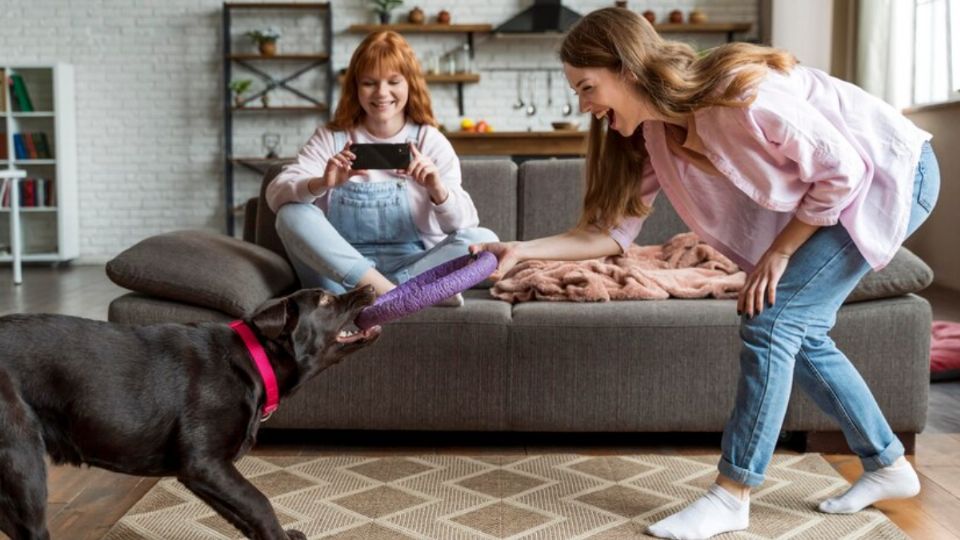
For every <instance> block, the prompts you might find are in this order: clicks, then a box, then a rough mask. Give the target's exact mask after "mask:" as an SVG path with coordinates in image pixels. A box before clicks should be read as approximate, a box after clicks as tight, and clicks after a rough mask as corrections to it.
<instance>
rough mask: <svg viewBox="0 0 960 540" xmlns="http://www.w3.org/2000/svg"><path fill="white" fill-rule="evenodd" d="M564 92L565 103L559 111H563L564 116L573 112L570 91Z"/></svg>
mask: <svg viewBox="0 0 960 540" xmlns="http://www.w3.org/2000/svg"><path fill="white" fill-rule="evenodd" d="M564 94H566V95H567V103H566V105H564V106H563V110H562V111H561V112H563V115H564V116H570V115H571V114H572V113H573V105H571V104H570V92H569V91H565V92H564Z"/></svg>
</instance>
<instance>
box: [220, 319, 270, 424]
mask: <svg viewBox="0 0 960 540" xmlns="http://www.w3.org/2000/svg"><path fill="white" fill-rule="evenodd" d="M230 328H232V329H233V331H234V332H236V333H237V335H238V336H240V339H242V340H243V344H244V345H246V346H247V352H249V353H250V360H252V361H253V365H255V366H257V371H259V372H260V378H262V379H263V388H264V389H265V390H266V392H267V402H266V403H264V404H263V418H261V419H260V421H261V422H266V421H267V419H268V418H270V415H271V414H273V411H275V410H277V406H278V405H279V404H280V395H279V394H280V393H279V391H278V390H277V377H276V376H275V375H274V374H273V367H271V366H270V360H268V359H267V351H265V350H263V346H261V345H260V342H259V341H258V340H257V336H255V335H253V330H250V327H249V326H247V325H246V323H244V322H243V321H233V322H231V323H230Z"/></svg>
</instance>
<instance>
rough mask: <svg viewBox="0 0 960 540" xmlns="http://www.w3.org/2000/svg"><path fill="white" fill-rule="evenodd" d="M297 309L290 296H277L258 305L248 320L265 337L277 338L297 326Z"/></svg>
mask: <svg viewBox="0 0 960 540" xmlns="http://www.w3.org/2000/svg"><path fill="white" fill-rule="evenodd" d="M299 311H300V310H299V307H298V305H297V303H296V302H295V301H293V300H291V299H290V297H284V298H278V299H276V300H270V301H268V302H266V303H264V304H263V305H262V306H260V308H259V309H258V310H257V312H256V313H254V315H253V317H251V318H250V322H251V323H252V324H253V325H254V326H256V327H257V330H259V331H260V333H261V334H263V336H264V337H266V338H267V339H277V338H278V337H280V335H281V334H283V333H284V332H292V331H293V329H294V327H296V326H297V318H298V315H299Z"/></svg>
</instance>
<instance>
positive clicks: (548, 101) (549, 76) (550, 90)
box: [547, 71, 553, 111]
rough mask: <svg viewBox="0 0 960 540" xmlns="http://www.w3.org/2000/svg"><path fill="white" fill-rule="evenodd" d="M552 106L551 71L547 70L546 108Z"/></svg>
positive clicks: (548, 108)
mask: <svg viewBox="0 0 960 540" xmlns="http://www.w3.org/2000/svg"><path fill="white" fill-rule="evenodd" d="M552 108H553V72H552V71H548V72H547V110H548V111H549V110H550V109H552Z"/></svg>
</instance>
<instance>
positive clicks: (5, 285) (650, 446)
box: [0, 266, 960, 540]
mask: <svg viewBox="0 0 960 540" xmlns="http://www.w3.org/2000/svg"><path fill="white" fill-rule="evenodd" d="M122 292H123V290H122V289H120V288H119V287H117V286H115V285H113V284H112V283H110V282H109V281H108V280H107V278H106V277H105V275H104V271H103V267H102V266H80V267H66V268H61V269H53V268H43V267H30V268H27V269H26V271H25V277H24V284H23V285H21V286H19V287H15V286H13V285H12V283H11V274H10V270H9V269H8V268H2V269H0V315H4V314H8V313H16V312H46V313H63V314H68V315H77V316H81V317H89V318H93V319H105V318H106V313H107V305H108V304H109V302H110V300H111V299H113V298H114V297H116V296H117V295H119V294H121V293H122ZM923 296H925V297H926V298H927V299H928V300H930V302H931V304H932V305H933V309H934V318H936V319H946V320H953V321H960V293H957V292H953V291H950V290H947V289H939V288H931V289H928V290H927V291H925V292H924V294H923ZM323 436H324V438H325V439H324V440H319V441H318V440H317V435H316V434H307V435H301V434H294V435H291V434H289V433H286V434H284V433H279V434H272V435H270V434H268V435H267V436H266V437H264V438H262V439H261V444H260V445H259V446H258V448H257V449H255V451H254V453H258V454H274V455H275V454H311V455H312V454H318V453H323V454H331V453H340V454H343V453H351V454H364V455H365V454H371V455H385V454H386V455H412V454H425V453H450V452H453V453H469V454H477V453H511V454H517V453H530V454H540V453H544V452H581V453H592V454H619V453H667V452H669V453H683V454H702V453H717V452H718V448H719V447H718V441H716V440H713V438H712V437H702V436H701V437H688V436H675V437H670V438H669V439H668V440H666V441H664V439H663V437H662V436H661V437H658V438H657V440H656V441H655V442H654V441H651V440H645V439H642V438H640V439H638V438H636V437H629V436H616V437H605V438H604V439H602V440H597V439H591V440H589V441H587V440H583V438H582V437H580V436H577V435H564V436H553V437H551V436H515V435H509V434H507V435H503V436H497V437H496V438H494V439H491V437H490V436H487V435H483V436H476V435H463V434H461V435H457V434H427V435H424V434H419V435H417V436H416V438H412V437H410V436H407V437H404V438H398V437H401V436H399V435H398V434H364V433H336V434H323ZM330 439H333V440H336V444H331V443H330V442H329V440H330ZM707 439H709V440H707ZM779 451H780V450H778V452H779ZM783 452H790V450H783ZM825 457H826V458H827V460H828V461H829V462H830V463H831V464H833V466H834V467H835V468H836V469H837V470H838V471H839V472H840V473H841V474H843V476H844V477H846V478H847V479H848V480H850V481H853V480H854V479H856V478H857V476H858V475H859V474H860V472H861V468H860V464H859V461H858V460H857V459H856V458H855V457H853V456H851V455H840V454H837V455H827V456H825ZM911 459H912V461H913V462H914V463H915V465H916V467H917V469H918V471H919V472H920V475H921V483H922V485H923V490H922V492H921V494H920V495H919V496H918V497H916V498H914V499H910V500H907V501H899V502H894V503H886V504H882V505H880V508H881V509H882V510H883V511H884V512H885V513H886V514H887V515H888V516H889V517H890V519H892V520H893V521H894V522H895V523H896V524H897V525H898V526H900V527H901V528H902V529H903V530H904V531H906V532H907V534H909V535H910V536H911V537H912V538H917V539H923V540H932V539H940V538H945V539H946V538H949V539H958V540H960V382H950V383H937V384H934V385H932V388H931V392H930V409H929V415H928V423H927V429H926V430H925V431H924V432H923V433H921V434H920V435H919V436H918V438H917V453H916V456H914V457H913V458H911ZM155 483H156V480H155V479H150V478H138V477H133V476H125V475H120V474H114V473H110V472H107V471H103V470H100V469H88V468H83V469H78V468H73V467H51V468H50V472H49V482H48V484H49V490H50V492H49V497H48V499H49V506H48V517H47V521H48V524H49V527H50V533H51V535H52V538H53V539H54V540H64V539H70V540H86V539H91V540H92V539H99V538H101V537H102V536H103V535H104V534H105V533H106V531H107V530H108V529H109V528H110V527H111V526H112V525H113V524H114V523H115V522H116V521H117V520H118V519H119V518H120V517H121V516H122V515H123V514H124V513H125V512H126V511H127V509H129V508H130V506H131V505H132V504H133V503H134V502H136V501H137V500H138V499H140V497H142V496H143V495H144V494H145V493H146V492H147V491H148V490H149V489H150V488H151V487H152V486H153V485H154V484H155ZM0 538H3V535H2V533H0Z"/></svg>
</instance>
